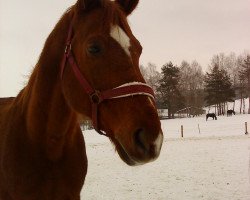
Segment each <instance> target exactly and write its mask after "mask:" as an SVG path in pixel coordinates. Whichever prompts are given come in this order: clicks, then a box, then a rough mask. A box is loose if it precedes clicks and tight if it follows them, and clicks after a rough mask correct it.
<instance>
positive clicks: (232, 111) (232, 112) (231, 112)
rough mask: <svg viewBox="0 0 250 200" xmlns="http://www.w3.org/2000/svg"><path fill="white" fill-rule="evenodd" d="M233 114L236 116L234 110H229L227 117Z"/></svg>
mask: <svg viewBox="0 0 250 200" xmlns="http://www.w3.org/2000/svg"><path fill="white" fill-rule="evenodd" d="M232 114H234V115H235V111H234V110H228V111H227V116H232Z"/></svg>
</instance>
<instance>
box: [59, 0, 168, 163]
mask: <svg viewBox="0 0 250 200" xmlns="http://www.w3.org/2000/svg"><path fill="white" fill-rule="evenodd" d="M137 4H138V0H124V1H122V0H115V1H109V0H78V2H77V3H76V5H75V6H74V7H72V10H71V11H72V13H71V14H70V13H69V15H71V18H72V20H70V21H71V22H70V23H71V24H70V25H69V26H70V27H71V28H70V33H69V35H68V41H70V44H67V50H66V51H68V49H69V48H70V51H71V54H72V55H71V58H72V57H73V58H74V59H73V61H72V62H74V63H75V64H73V65H77V67H78V69H73V70H72V67H71V66H70V65H72V63H71V62H66V64H65V66H64V67H63V70H62V76H63V77H62V88H63V94H64V97H65V99H66V101H67V102H68V104H69V105H70V106H71V108H72V109H73V110H75V111H76V112H77V113H79V114H81V115H84V116H87V117H89V118H92V120H93V109H97V107H98V110H97V111H95V112H96V113H97V114H96V116H95V117H96V121H95V120H94V122H95V123H96V124H98V130H100V131H102V132H105V133H106V135H107V136H108V137H109V138H110V140H111V141H112V142H113V144H114V145H115V147H116V150H117V152H118V154H119V156H120V157H121V159H122V160H123V161H124V162H125V163H127V164H128V165H138V164H144V163H147V162H150V161H153V160H155V159H156V158H157V157H158V156H159V154H160V150H161V145H162V141H163V134H162V131H161V125H160V121H159V118H158V114H157V110H156V107H155V103H154V99H153V94H152V92H147V90H148V89H149V87H148V86H147V85H146V84H145V80H144V79H143V77H142V75H141V73H140V70H139V58H140V55H141V53H142V46H141V44H140V43H139V41H138V40H137V39H136V38H135V36H134V35H133V33H132V31H131V29H130V27H129V25H128V22H127V16H128V15H130V14H131V13H132V12H133V10H134V9H135V8H136V6H137ZM74 70H75V71H74ZM76 70H78V72H76ZM78 76H83V77H84V78H82V79H81V80H80V81H79V78H78ZM81 82H86V83H82V84H81ZM83 85H85V86H86V85H87V86H86V87H87V89H83ZM85 86H84V87H85ZM128 86H135V88H137V90H138V91H137V92H135V93H134V94H133V91H131V92H125V94H123V95H120V96H119V97H117V96H118V95H113V96H112V98H107V99H102V98H103V96H104V94H103V91H110V90H111V93H112V91H114V90H113V89H116V90H118V91H119V90H120V89H119V88H123V89H124V88H128ZM140 87H145V88H144V89H138V88H140ZM88 88H90V89H89V90H92V89H93V88H94V89H93V91H94V94H90V93H91V92H89V93H88V92H86V90H87V91H88ZM117 88H118V89H117ZM128 90H129V89H128ZM98 93H99V94H100V95H98ZM118 93H119V92H118ZM128 93H129V94H128ZM130 93H132V94H130ZM100 99H102V101H100ZM93 105H95V106H93ZM96 126H97V125H96Z"/></svg>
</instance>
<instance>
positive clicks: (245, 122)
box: [245, 122, 248, 135]
mask: <svg viewBox="0 0 250 200" xmlns="http://www.w3.org/2000/svg"><path fill="white" fill-rule="evenodd" d="M245 134H246V135H247V134H248V132H247V122H245Z"/></svg>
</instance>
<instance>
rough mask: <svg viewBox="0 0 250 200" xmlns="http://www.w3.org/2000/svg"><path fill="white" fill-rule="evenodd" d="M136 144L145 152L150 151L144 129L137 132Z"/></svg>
mask: <svg viewBox="0 0 250 200" xmlns="http://www.w3.org/2000/svg"><path fill="white" fill-rule="evenodd" d="M134 137H135V144H136V145H137V146H138V147H139V148H141V149H142V150H143V151H147V150H148V145H147V141H146V137H145V131H144V130H143V129H138V130H137V131H136V132H135V135H134Z"/></svg>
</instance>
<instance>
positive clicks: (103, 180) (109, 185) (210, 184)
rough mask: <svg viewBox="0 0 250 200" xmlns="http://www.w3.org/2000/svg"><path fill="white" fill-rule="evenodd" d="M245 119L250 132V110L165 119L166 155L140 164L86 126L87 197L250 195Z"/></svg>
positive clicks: (214, 199)
mask: <svg viewBox="0 0 250 200" xmlns="http://www.w3.org/2000/svg"><path fill="white" fill-rule="evenodd" d="M245 122H248V129H249V132H250V115H248V114H245V115H235V116H232V117H226V116H224V117H220V116H219V117H218V120H212V119H211V118H210V119H209V120H208V121H206V119H205V116H202V117H198V118H184V119H173V120H163V121H162V129H163V131H164V136H165V140H164V143H163V146H162V151H161V155H160V157H159V158H158V159H157V160H156V161H155V162H152V163H149V164H146V165H143V166H137V167H129V166H127V165H126V164H124V163H123V162H122V161H121V159H120V158H119V156H118V155H117V153H116V152H115V150H114V147H113V146H112V145H111V144H110V142H109V140H108V139H107V138H106V137H103V136H100V135H98V134H97V133H96V132H94V131H84V133H83V134H84V136H85V140H86V147H87V154H88V160H89V167H88V174H87V177H86V180H85V185H84V187H83V190H82V193H81V198H82V199H87V200H92V199H93V200H96V199H98V200H99V199H105V200H131V199H133V200H141V199H143V200H199V199H201V200H250V176H249V173H250V134H249V135H245ZM198 124H199V127H200V132H199V129H198ZM181 125H183V127H184V138H181V137H180V126H181Z"/></svg>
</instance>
